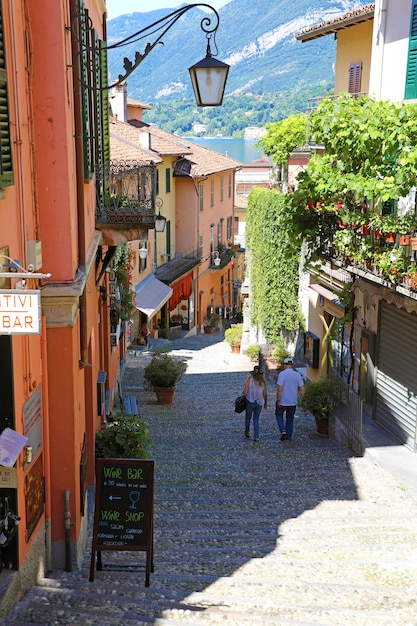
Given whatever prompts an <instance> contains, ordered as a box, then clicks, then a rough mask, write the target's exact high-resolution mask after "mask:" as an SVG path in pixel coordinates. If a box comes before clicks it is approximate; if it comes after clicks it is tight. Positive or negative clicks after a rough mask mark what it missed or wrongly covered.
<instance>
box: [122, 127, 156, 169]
mask: <svg viewBox="0 0 417 626" xmlns="http://www.w3.org/2000/svg"><path fill="white" fill-rule="evenodd" d="M110 158H111V159H112V160H113V161H124V160H132V161H141V162H143V163H145V164H151V163H155V165H157V164H158V163H162V159H161V157H160V156H159V155H157V154H156V153H155V152H152V151H151V150H145V149H144V148H142V147H141V146H139V145H138V143H137V142H136V143H134V142H132V141H129V140H128V139H124V138H123V137H120V136H118V135H115V134H113V133H112V132H110Z"/></svg>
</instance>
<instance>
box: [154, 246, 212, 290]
mask: <svg viewBox="0 0 417 626" xmlns="http://www.w3.org/2000/svg"><path fill="white" fill-rule="evenodd" d="M200 262H201V250H200V249H198V250H191V251H190V252H187V253H185V254H181V253H179V252H177V253H176V254H175V256H173V257H172V258H170V259H169V261H167V262H166V263H164V264H163V265H159V266H158V267H156V268H155V272H154V274H155V276H156V277H157V278H158V280H160V281H162V282H164V283H166V284H167V285H170V284H171V283H173V282H174V281H176V280H177V279H178V278H180V277H181V276H184V274H186V273H187V272H190V271H191V270H192V269H194V267H197V266H198V265H200Z"/></svg>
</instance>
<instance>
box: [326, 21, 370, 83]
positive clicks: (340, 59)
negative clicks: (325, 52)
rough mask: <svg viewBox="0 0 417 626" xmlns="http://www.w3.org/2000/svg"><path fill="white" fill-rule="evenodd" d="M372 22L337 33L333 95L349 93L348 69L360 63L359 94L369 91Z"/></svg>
mask: <svg viewBox="0 0 417 626" xmlns="http://www.w3.org/2000/svg"><path fill="white" fill-rule="evenodd" d="M372 28H373V21H372V20H369V21H368V22H363V23H362V24H358V25H356V26H351V27H350V28H346V29H344V30H339V31H338V33H337V52H336V68H335V84H334V91H335V94H339V93H341V92H344V91H349V67H350V65H352V64H353V63H359V62H362V77H361V88H360V91H361V92H365V93H367V92H368V91H369V76H370V67H371V51H372Z"/></svg>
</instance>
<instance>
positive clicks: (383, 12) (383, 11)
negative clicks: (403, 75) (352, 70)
mask: <svg viewBox="0 0 417 626" xmlns="http://www.w3.org/2000/svg"><path fill="white" fill-rule="evenodd" d="M387 14H388V0H381V8H380V27H379V35H380V37H381V39H382V42H381V46H382V50H381V65H380V68H379V94H378V98H379V99H381V97H382V78H383V71H384V56H385V40H386V34H387Z"/></svg>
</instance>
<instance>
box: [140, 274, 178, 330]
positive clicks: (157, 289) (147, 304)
mask: <svg viewBox="0 0 417 626" xmlns="http://www.w3.org/2000/svg"><path fill="white" fill-rule="evenodd" d="M171 295H172V289H171V287H168V285H165V283H162V282H161V281H160V280H158V279H157V278H155V276H154V275H153V274H152V275H151V276H147V277H146V278H145V280H143V281H142V282H141V283H139V285H137V286H136V296H135V307H136V308H137V309H139V311H142V313H144V314H145V315H147V316H148V319H149V318H151V317H153V316H154V315H155V313H157V312H158V311H159V310H160V309H161V308H162V307H163V306H164V304H165V302H167V301H168V300H169V299H170V297H171Z"/></svg>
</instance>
